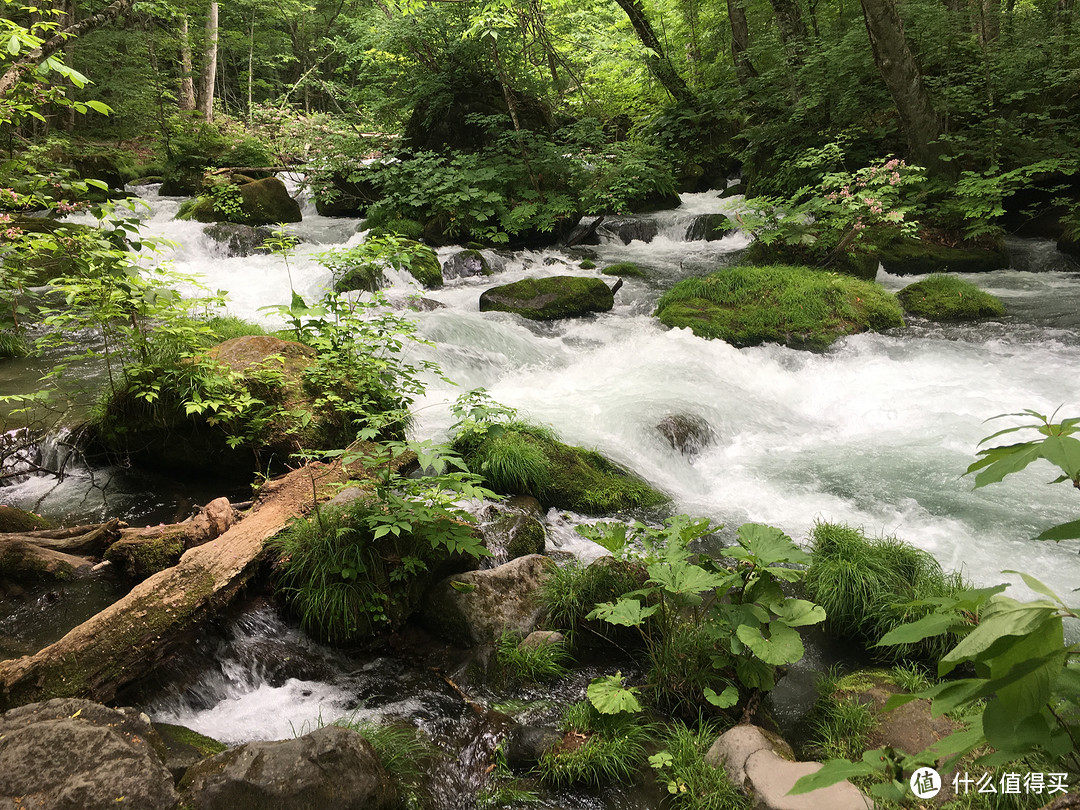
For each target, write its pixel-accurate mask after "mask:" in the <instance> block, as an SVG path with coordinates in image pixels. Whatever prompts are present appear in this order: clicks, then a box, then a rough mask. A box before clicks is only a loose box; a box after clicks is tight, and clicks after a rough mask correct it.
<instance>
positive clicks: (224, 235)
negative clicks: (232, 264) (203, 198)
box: [203, 222, 274, 256]
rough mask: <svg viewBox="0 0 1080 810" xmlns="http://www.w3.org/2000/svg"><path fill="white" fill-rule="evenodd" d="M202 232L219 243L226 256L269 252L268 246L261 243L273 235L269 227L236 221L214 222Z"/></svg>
mask: <svg viewBox="0 0 1080 810" xmlns="http://www.w3.org/2000/svg"><path fill="white" fill-rule="evenodd" d="M203 233H205V234H206V235H207V236H208V237H210V238H211V239H213V240H214V241H215V242H217V243H218V244H220V245H221V246H222V250H224V252H225V255H226V256H254V255H257V254H266V253H269V252H270V250H269V248H266V247H263V245H264V243H265V242H266V240H267V239H269V238H270V237H272V236H273V235H274V234H273V231H271V230H270V229H269V228H253V227H252V226H251V225H240V224H239V223H236V222H215V223H214V224H213V225H207V226H206V227H205V228H203Z"/></svg>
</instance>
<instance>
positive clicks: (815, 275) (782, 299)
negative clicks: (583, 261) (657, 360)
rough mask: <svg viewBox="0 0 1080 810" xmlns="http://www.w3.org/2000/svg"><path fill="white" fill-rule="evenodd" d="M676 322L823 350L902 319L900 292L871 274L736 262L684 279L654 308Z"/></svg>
mask: <svg viewBox="0 0 1080 810" xmlns="http://www.w3.org/2000/svg"><path fill="white" fill-rule="evenodd" d="M654 314H655V315H656V317H658V318H659V319H660V321H661V322H662V323H663V324H664V325H666V326H671V327H676V328H677V327H689V328H690V329H691V330H692V331H693V332H694V334H695V335H697V336H698V337H703V338H717V339H719V340H724V341H727V342H728V343H731V344H732V345H734V346H739V347H742V346H756V345H758V344H761V343H766V342H773V343H782V344H785V345H787V346H791V347H793V348H806V349H817V350H823V349H826V348H828V347H829V345H830V344H831V343H832V342H833V341H834V340H836V339H837V338H840V337H843V336H844V335H850V334H854V333H856V332H865V331H866V330H868V329H873V330H878V329H888V328H890V327H896V326H903V325H904V318H903V314H902V313H901V310H900V305H899V304H898V303H897V301H896V298H895V296H893V295H891V294H890V293H888V292H887V291H886V290H885V289H884V288H883V287H881V286H880V285H878V284H875V283H873V282H870V281H862V280H860V279H856V278H851V277H848V276H840V275H836V274H833V273H827V272H825V271H821V270H813V269H811V268H808V267H794V266H789V265H768V266H765V267H747V266H742V267H732V268H730V269H726V270H722V271H720V272H718V273H713V274H712V275H709V276H705V277H703V278H688V279H684V280H683V281H680V282H679V283H678V284H676V285H675V286H674V287H672V288H671V289H670V290H668V291H667V292H666V293H664V295H663V296H661V298H660V300H659V302H658V303H657V306H656V312H655V313H654Z"/></svg>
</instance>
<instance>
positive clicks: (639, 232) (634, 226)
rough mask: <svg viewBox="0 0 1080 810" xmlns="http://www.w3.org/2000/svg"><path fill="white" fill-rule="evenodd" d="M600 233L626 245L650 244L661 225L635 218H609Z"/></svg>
mask: <svg viewBox="0 0 1080 810" xmlns="http://www.w3.org/2000/svg"><path fill="white" fill-rule="evenodd" d="M597 230H598V232H600V233H603V234H606V235H607V236H610V237H614V238H617V239H618V240H619V241H620V242H622V243H623V244H624V245H629V244H630V243H631V242H633V241H635V240H636V241H639V242H645V243H649V242H651V241H652V240H653V239H655V238H656V234H657V233H659V231H660V225H659V223H657V221H656V220H655V219H641V218H633V217H607V218H605V219H604V221H603V223H602V224H601V225H600V227H599V228H598V229H597Z"/></svg>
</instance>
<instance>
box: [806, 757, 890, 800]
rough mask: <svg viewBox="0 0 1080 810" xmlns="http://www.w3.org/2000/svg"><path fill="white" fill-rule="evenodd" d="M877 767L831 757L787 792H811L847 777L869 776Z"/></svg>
mask: <svg viewBox="0 0 1080 810" xmlns="http://www.w3.org/2000/svg"><path fill="white" fill-rule="evenodd" d="M876 772H877V769H876V768H874V767H873V766H872V765H870V764H868V763H866V762H848V761H847V760H846V759H830V760H829V761H828V762H826V763H825V764H823V765H822V766H821V768H820V770H817V771H815V772H814V773H811V774H807V775H806V776H802V777H800V778H799V780H798V781H797V782H796V783H795V784H794V785H793V786H792V788H791V790H789V791H788V792H787V795H788V796H798V795H799V794H800V793H809V792H810V791H812V790H818V789H820V788H825V787H829V785H835V784H836V783H837V782H843V781H844V780H845V779H853V778H855V777H857V776H869V775H870V774H873V773H876Z"/></svg>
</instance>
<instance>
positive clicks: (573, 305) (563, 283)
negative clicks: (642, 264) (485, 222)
mask: <svg viewBox="0 0 1080 810" xmlns="http://www.w3.org/2000/svg"><path fill="white" fill-rule="evenodd" d="M613 306H615V296H614V294H613V293H612V291H611V290H610V289H609V288H608V286H607V284H605V283H604V282H603V281H602V280H601V279H598V278H585V277H581V276H547V277H546V278H526V279H522V280H521V281H515V282H514V283H513V284H504V285H502V286H501V287H492V288H491V289H490V290H486V291H485V292H484V293H483V294H482V295H481V296H480V311H481V312H512V313H514V314H516V315H521V316H522V317H525V318H529V319H530V320H534V321H553V320H557V319H559V318H574V317H578V316H580V315H588V314H589V313H591V312H607V311H609V310H610V309H611V308H612V307H613Z"/></svg>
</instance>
